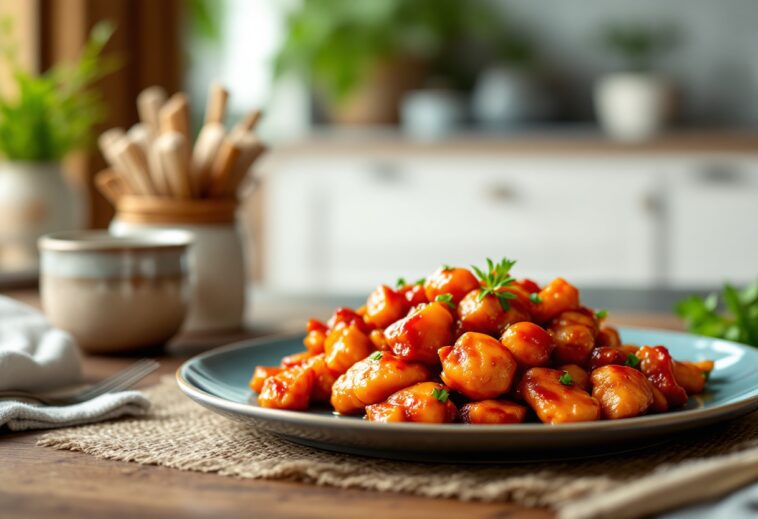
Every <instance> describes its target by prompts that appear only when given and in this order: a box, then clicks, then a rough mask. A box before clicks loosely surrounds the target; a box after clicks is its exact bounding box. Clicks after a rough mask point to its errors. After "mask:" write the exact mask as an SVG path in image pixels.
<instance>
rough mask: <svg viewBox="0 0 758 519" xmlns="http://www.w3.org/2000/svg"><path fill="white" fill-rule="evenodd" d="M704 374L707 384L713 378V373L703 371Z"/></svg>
mask: <svg viewBox="0 0 758 519" xmlns="http://www.w3.org/2000/svg"><path fill="white" fill-rule="evenodd" d="M702 373H703V378H704V379H705V381H706V382H708V379H710V378H711V372H710V371H703V372H702Z"/></svg>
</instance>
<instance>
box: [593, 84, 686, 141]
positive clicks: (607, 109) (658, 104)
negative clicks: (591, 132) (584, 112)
mask: <svg viewBox="0 0 758 519" xmlns="http://www.w3.org/2000/svg"><path fill="white" fill-rule="evenodd" d="M672 105H673V103H672V88H671V84H670V83H669V82H668V81H667V80H666V79H665V78H663V77H660V76H656V75H653V74H644V73H622V74H612V75H609V76H606V77H604V78H602V79H601V80H600V81H598V83H597V85H596V86H595V110H596V112H597V116H598V119H599V120H600V124H601V125H602V127H603V129H604V130H605V131H606V132H607V133H608V134H609V135H610V136H611V137H613V138H614V139H617V140H620V141H624V142H640V141H644V140H647V139H650V138H652V137H654V136H655V135H657V134H658V133H660V131H661V130H662V129H663V128H664V127H665V125H666V123H667V122H668V120H669V118H670V116H671V112H672V111H673V106H672Z"/></svg>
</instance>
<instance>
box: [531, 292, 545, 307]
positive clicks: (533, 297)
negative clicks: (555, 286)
mask: <svg viewBox="0 0 758 519" xmlns="http://www.w3.org/2000/svg"><path fill="white" fill-rule="evenodd" d="M529 301H531V302H532V303H534V304H535V305H538V304H540V303H541V302H542V299H540V295H539V294H538V293H537V292H533V293H531V294H529Z"/></svg>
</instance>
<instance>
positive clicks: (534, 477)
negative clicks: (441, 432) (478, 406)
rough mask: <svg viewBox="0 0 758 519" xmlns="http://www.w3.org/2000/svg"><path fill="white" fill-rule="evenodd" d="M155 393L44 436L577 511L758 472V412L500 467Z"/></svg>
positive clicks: (630, 504)
mask: <svg viewBox="0 0 758 519" xmlns="http://www.w3.org/2000/svg"><path fill="white" fill-rule="evenodd" d="M145 393H146V394H147V395H148V396H149V398H150V399H151V401H152V403H153V406H152V410H151V412H150V414H149V415H147V416H145V417H141V418H127V419H122V420H119V421H115V422H108V423H102V424H96V425H87V426H81V427H72V428H68V429H61V430H57V431H54V432H51V433H47V434H45V435H43V436H42V437H41V438H40V440H39V445H42V446H47V447H53V448H56V449H68V450H73V451H80V452H85V453H87V454H91V455H94V456H97V457H101V458H107V459H112V460H120V461H130V462H136V463H142V464H153V465H162V466H166V467H172V468H176V469H179V470H193V471H200V472H215V473H218V474H220V475H223V476H234V477H240V478H253V479H287V480H296V481H303V482H308V483H312V484H317V485H328V486H334V487H340V488H360V489H368V490H377V491H382V492H404V493H409V494H416V495H421V496H428V497H446V498H455V499H462V500H482V501H497V500H502V501H513V502H517V503H520V504H523V505H526V506H542V507H550V508H553V509H555V510H556V511H557V512H558V515H559V517H561V518H567V519H571V518H587V517H615V518H619V517H634V516H639V515H645V514H651V513H656V512H659V511H663V510H665V509H668V508H671V507H675V506H682V505H685V504H688V503H692V502H695V501H699V500H702V499H706V498H709V497H716V496H719V495H723V494H724V493H726V492H728V491H730V490H734V489H736V488H739V487H740V486H742V485H745V484H747V483H749V482H751V481H756V480H758V413H753V414H752V415H750V416H747V417H744V418H741V419H738V420H734V421H731V422H727V423H724V424H722V425H720V426H717V427H712V428H710V429H706V430H705V431H701V432H697V433H687V434H683V435H680V436H679V437H678V438H675V439H674V440H673V441H671V442H668V443H666V444H664V445H662V446H660V447H658V448H655V449H648V450H645V451H640V452H636V453H631V454H625V455H618V456H612V457H606V458H600V459H592V460H587V461H567V462H550V463H547V462H543V463H528V464H526V463H525V464H503V465H497V466H493V465H487V466H481V465H480V466H473V465H440V464H427V463H411V462H399V461H388V460H381V459H373V458H362V457H357V456H351V455H343V454H337V453H331V452H325V451H319V450H315V449H311V448H308V447H303V446H300V445H295V444H292V443H289V442H286V441H284V440H281V439H279V438H278V437H276V436H273V435H271V434H268V433H265V432H261V431H256V430H254V429H252V428H248V427H246V426H245V425H243V424H239V423H236V422H233V421H231V420H228V419H226V418H224V417H222V416H220V415H217V414H215V413H213V412H211V411H208V410H206V409H205V408H203V407H201V406H199V405H198V404H196V403H194V402H192V401H191V400H190V399H189V398H187V397H185V396H184V395H183V394H182V393H181V392H180V391H179V389H178V388H177V386H176V383H175V382H174V380H173V379H171V378H168V377H167V378H164V379H163V380H162V381H161V383H160V384H158V385H157V386H154V387H152V388H149V389H148V390H146V391H145Z"/></svg>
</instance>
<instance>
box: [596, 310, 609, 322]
mask: <svg viewBox="0 0 758 519" xmlns="http://www.w3.org/2000/svg"><path fill="white" fill-rule="evenodd" d="M595 317H596V318H597V319H598V320H601V319H605V318H606V317H608V310H598V311H597V312H595Z"/></svg>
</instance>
